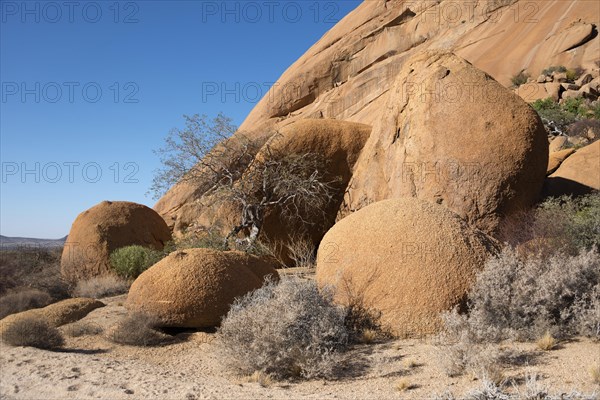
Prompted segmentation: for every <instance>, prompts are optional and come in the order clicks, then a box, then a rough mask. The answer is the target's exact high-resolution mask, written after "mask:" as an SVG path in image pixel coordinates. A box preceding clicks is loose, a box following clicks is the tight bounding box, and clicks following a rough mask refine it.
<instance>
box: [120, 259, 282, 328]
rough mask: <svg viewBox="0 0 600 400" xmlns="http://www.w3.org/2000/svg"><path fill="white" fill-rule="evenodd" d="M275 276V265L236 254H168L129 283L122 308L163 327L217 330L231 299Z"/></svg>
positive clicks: (276, 275) (277, 276) (276, 277)
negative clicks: (150, 317)
mask: <svg viewBox="0 0 600 400" xmlns="http://www.w3.org/2000/svg"><path fill="white" fill-rule="evenodd" d="M267 276H270V277H271V278H272V279H278V278H279V275H278V274H277V271H276V270H275V269H274V267H273V264H272V263H270V262H269V261H266V260H263V259H261V258H259V257H256V256H252V255H249V254H246V253H242V252H237V251H227V252H221V251H216V250H211V249H186V250H178V251H175V252H173V253H171V254H169V255H168V256H167V257H166V258H164V259H162V260H161V261H159V262H158V263H156V264H155V265H153V266H152V267H150V268H149V269H147V270H146V271H144V272H143V273H142V274H141V275H140V276H139V277H138V278H137V279H136V280H135V282H134V283H133V285H132V286H131V289H130V290H129V295H128V296H127V302H126V303H125V306H126V307H127V308H128V309H130V310H132V311H139V312H143V313H147V314H150V315H151V316H153V317H156V318H157V319H158V320H159V321H160V323H161V325H162V326H165V327H186V328H205V327H211V326H216V325H219V324H220V322H221V319H222V318H223V317H224V316H225V315H226V314H227V312H228V311H229V307H230V306H231V304H232V303H233V301H234V299H235V298H236V297H239V296H243V295H245V294H246V293H248V292H251V291H253V290H255V289H258V288H260V287H261V286H262V284H263V281H264V279H265V278H266V277H267Z"/></svg>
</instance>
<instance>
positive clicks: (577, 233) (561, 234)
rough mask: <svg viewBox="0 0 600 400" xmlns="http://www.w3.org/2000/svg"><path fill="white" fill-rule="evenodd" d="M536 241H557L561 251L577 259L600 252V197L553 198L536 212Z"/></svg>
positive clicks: (592, 195)
mask: <svg viewBox="0 0 600 400" xmlns="http://www.w3.org/2000/svg"><path fill="white" fill-rule="evenodd" d="M533 230H534V232H533V234H532V236H534V237H540V238H552V239H555V242H556V244H557V248H558V249H559V250H561V251H564V252H566V253H569V254H572V255H575V254H577V253H578V252H579V251H580V250H584V251H585V250H590V249H593V248H595V249H596V250H599V251H600V193H592V194H589V195H586V196H581V197H575V198H571V197H569V196H562V197H558V198H549V199H547V200H546V201H544V202H543V203H542V204H540V205H539V206H538V208H537V210H536V211H535V221H534V225H533Z"/></svg>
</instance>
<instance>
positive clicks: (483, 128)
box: [346, 52, 548, 233]
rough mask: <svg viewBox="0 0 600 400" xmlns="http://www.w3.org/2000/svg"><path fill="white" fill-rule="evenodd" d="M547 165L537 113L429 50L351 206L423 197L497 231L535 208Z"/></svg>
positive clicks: (372, 141) (396, 102)
mask: <svg viewBox="0 0 600 400" xmlns="http://www.w3.org/2000/svg"><path fill="white" fill-rule="evenodd" d="M466 87H470V88H471V91H467V90H466V89H465V88H466ZM547 166H548V142H547V133H546V131H545V129H544V127H543V124H542V122H541V120H540V119H539V117H538V115H537V114H536V113H535V111H534V110H533V109H532V108H531V107H529V106H528V105H527V104H526V103H525V102H524V101H523V100H521V99H520V98H519V97H518V96H516V95H515V94H513V93H512V92H510V91H509V90H507V89H505V88H504V87H502V86H501V85H500V84H498V83H497V82H496V81H494V80H493V79H492V78H491V77H489V76H488V75H487V74H485V73H483V72H482V71H480V70H478V69H477V68H475V67H473V66H472V65H471V64H469V63H468V62H466V61H465V60H463V59H461V58H460V57H457V56H455V55H452V54H445V53H437V52H427V53H423V54H419V55H417V56H415V57H413V58H412V59H411V60H409V61H407V62H406V63H405V66H404V68H403V69H402V71H401V72H400V73H399V74H398V78H397V80H396V84H395V86H394V88H393V90H392V91H391V92H390V94H389V97H388V101H387V103H386V105H385V107H384V111H383V116H382V117H381V118H380V120H379V121H378V122H377V123H376V124H375V126H374V127H373V131H372V133H371V136H370V137H369V140H368V141H367V143H366V145H365V148H364V149H363V151H362V153H361V156H360V158H359V160H358V162H357V164H356V168H355V173H354V175H353V177H352V180H351V181H350V184H349V188H348V191H347V201H346V204H347V205H348V209H349V210H358V209H360V208H362V207H364V206H366V205H368V204H370V203H373V202H377V201H380V200H384V199H387V198H397V197H417V198H420V199H424V200H428V201H430V202H433V203H438V204H442V205H444V206H445V207H447V208H448V209H450V210H452V211H454V212H455V213H457V214H458V215H459V216H461V217H462V218H464V219H466V220H467V222H469V223H471V224H473V225H474V226H476V227H478V228H480V229H482V230H484V231H485V232H488V233H490V232H493V231H494V230H495V228H496V227H497V225H498V223H499V220H500V219H501V218H502V217H503V216H506V215H509V214H511V213H512V212H514V211H516V210H520V209H524V208H527V207H529V206H530V205H531V204H533V202H534V201H535V200H536V198H537V196H538V195H539V193H540V190H541V188H542V184H543V180H544V177H545V174H546V169H547Z"/></svg>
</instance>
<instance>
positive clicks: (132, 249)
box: [110, 245, 165, 279]
mask: <svg viewBox="0 0 600 400" xmlns="http://www.w3.org/2000/svg"><path fill="white" fill-rule="evenodd" d="M164 256H165V254H164V253H163V252H161V251H158V250H154V249H150V248H148V247H143V246H137V245H135V246H126V247H121V248H120V249H117V250H115V251H113V252H112V254H111V255H110V262H111V264H112V266H113V268H114V270H115V271H116V273H117V274H118V275H119V276H121V277H123V278H125V279H132V278H133V279H135V278H137V277H138V276H140V274H141V273H142V272H144V271H145V270H147V269H148V268H150V267H151V266H152V265H154V264H156V263H157V262H159V261H160V260H161V259H162V258H163V257H164Z"/></svg>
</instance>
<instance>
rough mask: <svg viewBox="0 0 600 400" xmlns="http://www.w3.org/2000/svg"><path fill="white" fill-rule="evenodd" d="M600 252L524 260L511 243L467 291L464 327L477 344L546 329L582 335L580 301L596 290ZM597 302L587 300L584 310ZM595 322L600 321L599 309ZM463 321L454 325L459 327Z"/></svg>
mask: <svg viewBox="0 0 600 400" xmlns="http://www.w3.org/2000/svg"><path fill="white" fill-rule="evenodd" d="M599 282H600V256H599V255H598V252H597V251H596V250H590V251H584V252H582V253H581V254H579V255H576V256H570V255H565V254H560V253H558V254H555V255H553V256H551V257H549V258H546V257H542V256H537V257H534V256H532V257H529V258H527V259H523V258H520V257H519V256H518V254H517V253H516V252H515V251H514V250H513V249H512V248H510V247H507V248H505V249H504V250H503V251H502V253H501V254H500V255H499V256H498V257H494V258H491V259H490V260H488V262H487V263H486V266H485V268H484V270H483V271H482V272H481V273H480V274H479V275H478V277H477V281H476V283H475V285H474V287H473V289H472V290H471V292H470V294H469V309H470V310H469V315H468V316H459V315H458V314H454V317H455V318H458V319H464V321H463V322H464V323H465V325H463V326H462V328H465V329H467V330H470V334H469V335H470V336H471V337H473V338H474V339H475V340H474V341H475V342H487V341H492V342H495V341H498V340H502V339H505V338H515V339H520V340H531V339H535V338H538V337H540V336H542V335H543V334H544V333H545V332H546V331H548V332H550V333H551V334H552V335H553V336H554V337H558V338H560V337H568V336H570V335H573V334H578V333H581V332H578V324H577V322H578V320H579V318H580V312H581V309H582V307H581V306H580V303H581V302H586V303H587V302H588V300H589V299H590V298H591V297H593V296H594V295H595V293H597V291H598V288H597V286H598V285H600V283H599ZM592 306H593V303H592V304H590V303H587V307H588V308H586V309H588V310H589V307H592ZM596 313H597V314H596V316H595V317H594V319H593V320H592V321H591V323H592V324H594V325H598V324H600V313H598V310H596ZM460 324H461V322H459V323H454V324H453V326H455V327H456V326H460Z"/></svg>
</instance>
